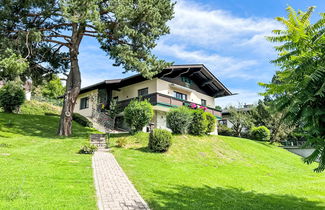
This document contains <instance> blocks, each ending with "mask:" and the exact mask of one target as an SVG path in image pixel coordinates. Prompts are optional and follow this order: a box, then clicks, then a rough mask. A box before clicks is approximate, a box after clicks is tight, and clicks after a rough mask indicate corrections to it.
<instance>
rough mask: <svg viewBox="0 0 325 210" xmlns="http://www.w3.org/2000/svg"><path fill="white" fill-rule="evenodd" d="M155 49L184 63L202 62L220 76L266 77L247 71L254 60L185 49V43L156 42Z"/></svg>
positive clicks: (255, 63)
mask: <svg viewBox="0 0 325 210" xmlns="http://www.w3.org/2000/svg"><path fill="white" fill-rule="evenodd" d="M155 51H156V52H157V53H159V54H164V55H169V56H172V57H173V58H177V59H178V60H182V61H183V62H184V63H189V64H194V63H195V64H204V65H206V66H207V67H208V68H210V70H211V71H212V72H213V73H214V74H216V75H217V76H221V77H222V78H241V79H264V78H265V77H266V75H265V74H259V75H256V74H255V72H252V71H249V69H250V68H251V67H253V66H256V65H257V64H258V62H257V61H256V60H241V59H238V58H234V57H227V56H221V55H218V54H216V53H208V52H206V51H204V50H187V49H186V47H185V45H178V44H166V43H165V42H164V41H161V42H159V43H158V45H157V47H156V49H155Z"/></svg>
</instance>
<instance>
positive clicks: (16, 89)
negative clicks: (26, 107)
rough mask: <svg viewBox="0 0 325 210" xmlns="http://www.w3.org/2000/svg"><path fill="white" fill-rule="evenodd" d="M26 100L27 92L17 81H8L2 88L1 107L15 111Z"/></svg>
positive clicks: (0, 89)
mask: <svg viewBox="0 0 325 210" xmlns="http://www.w3.org/2000/svg"><path fill="white" fill-rule="evenodd" d="M24 101H25V92H24V90H23V88H22V87H21V85H20V84H19V83H17V82H11V81H10V82H7V84H6V85H5V86H3V87H2V88H0V107H1V108H2V109H3V110H4V111H5V112H9V113H11V112H13V111H14V110H16V109H17V108H19V106H20V105H22V104H23V103H24Z"/></svg>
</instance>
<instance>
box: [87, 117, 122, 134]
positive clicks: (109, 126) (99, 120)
mask: <svg viewBox="0 0 325 210" xmlns="http://www.w3.org/2000/svg"><path fill="white" fill-rule="evenodd" d="M87 119H88V120H90V121H91V122H92V123H93V127H94V128H95V129H96V130H98V131H100V132H103V133H128V131H127V130H124V129H115V128H113V120H112V119H111V118H110V117H109V116H108V115H107V114H106V113H105V112H99V113H96V115H93V116H92V117H87Z"/></svg>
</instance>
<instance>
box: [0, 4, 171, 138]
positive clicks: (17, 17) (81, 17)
mask: <svg viewBox="0 0 325 210" xmlns="http://www.w3.org/2000/svg"><path fill="white" fill-rule="evenodd" d="M0 5H1V7H0V41H1V42H2V44H3V42H4V40H11V41H16V40H18V42H19V43H24V42H25V43H26V48H27V50H25V52H26V54H27V55H26V57H27V58H29V57H31V56H29V55H30V54H31V52H33V51H34V50H38V52H40V51H41V49H44V45H45V46H47V47H48V48H50V49H51V51H50V52H52V53H51V55H52V58H53V59H58V60H60V61H63V60H64V59H66V60H67V61H69V64H70V72H69V74H68V78H67V82H66V93H65V97H64V104H63V108H62V113H61V120H60V126H59V130H58V134H59V135H64V136H68V135H70V134H71V127H72V112H73V109H74V105H75V103H76V99H77V96H78V94H79V92H80V86H81V75H80V70H79V62H78V55H79V47H80V44H81V42H82V40H83V38H84V37H85V36H88V37H94V38H96V39H97V40H98V41H99V43H100V44H101V48H102V49H103V50H104V51H105V52H107V54H108V55H109V56H110V58H111V59H113V60H115V65H117V66H119V65H122V66H123V67H124V69H125V71H137V72H140V73H141V74H142V75H143V76H145V77H147V78H151V77H152V76H153V75H155V74H156V73H158V72H159V71H161V70H162V69H163V68H165V67H166V66H168V65H170V63H166V62H165V61H163V60H159V59H157V57H156V56H154V55H153V54H152V53H151V50H152V49H153V48H154V47H155V46H156V41H157V39H159V37H160V36H161V35H164V34H167V33H169V28H168V26H167V25H166V22H167V21H168V20H170V19H171V18H172V17H173V5H174V4H173V3H172V2H171V0H139V1H130V0H87V1H80V0H47V1H39V0H27V1H8V0H0ZM27 46H28V47H27ZM61 48H66V49H67V51H68V53H65V55H66V56H65V57H62V56H61V57H59V55H62V54H57V53H56V52H60V51H61ZM63 52H64V51H63ZM37 58H38V59H37V60H38V61H39V62H40V63H42V62H44V61H46V59H44V58H42V57H37ZM47 58H49V56H47ZM50 58H51V57H50ZM59 64H60V63H59ZM62 65H64V64H63V63H62Z"/></svg>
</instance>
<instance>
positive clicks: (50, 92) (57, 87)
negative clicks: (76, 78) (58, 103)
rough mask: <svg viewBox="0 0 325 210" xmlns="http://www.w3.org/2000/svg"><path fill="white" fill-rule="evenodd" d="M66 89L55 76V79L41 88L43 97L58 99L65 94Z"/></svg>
mask: <svg viewBox="0 0 325 210" xmlns="http://www.w3.org/2000/svg"><path fill="white" fill-rule="evenodd" d="M64 89H65V88H64V87H63V85H62V82H61V80H60V78H59V77H58V76H56V75H55V76H53V79H52V80H50V81H49V82H46V83H45V85H43V86H42V87H41V91H42V95H43V96H44V97H47V98H51V99H56V98H58V97H59V96H62V95H63V94H64V91H65V90H64Z"/></svg>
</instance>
